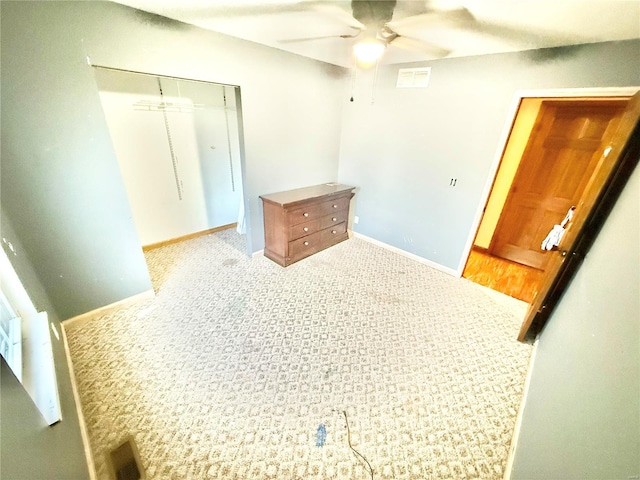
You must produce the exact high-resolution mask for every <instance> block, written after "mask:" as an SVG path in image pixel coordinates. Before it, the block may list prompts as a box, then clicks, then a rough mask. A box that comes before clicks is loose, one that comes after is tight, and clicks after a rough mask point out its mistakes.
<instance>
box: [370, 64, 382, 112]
mask: <svg viewBox="0 0 640 480" xmlns="http://www.w3.org/2000/svg"><path fill="white" fill-rule="evenodd" d="M379 65H380V60H379V59H378V60H376V70H375V72H374V73H373V85H372V87H371V105H373V104H374V103H375V101H376V84H377V83H378V66H379Z"/></svg>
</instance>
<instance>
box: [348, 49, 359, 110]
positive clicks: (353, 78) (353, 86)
mask: <svg viewBox="0 0 640 480" xmlns="http://www.w3.org/2000/svg"><path fill="white" fill-rule="evenodd" d="M357 72H358V60H357V59H356V57H353V68H352V70H351V99H350V101H351V102H353V92H354V91H355V90H356V74H357Z"/></svg>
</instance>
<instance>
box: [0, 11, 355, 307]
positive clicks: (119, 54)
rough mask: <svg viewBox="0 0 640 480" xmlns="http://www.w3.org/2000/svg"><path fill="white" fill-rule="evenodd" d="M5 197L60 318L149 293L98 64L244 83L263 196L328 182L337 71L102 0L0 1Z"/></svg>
mask: <svg viewBox="0 0 640 480" xmlns="http://www.w3.org/2000/svg"><path fill="white" fill-rule="evenodd" d="M1 5H2V6H1V8H2V30H1V32H2V52H1V54H2V130H3V131H2V133H3V134H2V205H3V209H4V210H5V211H6V214H7V216H8V217H9V218H10V219H11V220H12V222H13V223H14V227H15V230H16V233H17V235H18V236H19V237H20V239H21V240H22V243H23V245H24V248H25V249H26V250H27V252H28V253H29V256H30V258H31V259H32V261H33V263H34V264H36V265H38V268H39V270H38V273H39V275H40V277H41V280H42V284H43V285H44V288H45V290H46V291H47V293H48V295H49V297H50V298H51V301H52V303H53V305H54V306H55V308H56V310H57V311H58V313H59V315H60V316H61V318H63V319H64V318H69V317H71V316H74V315H77V314H80V313H84V312H87V311H90V310H92V309H95V308H98V307H100V306H103V305H106V304H110V303H113V302H116V301H118V300H121V299H123V298H126V297H129V296H131V295H135V294H137V293H140V292H143V291H145V290H148V289H150V288H151V285H150V280H149V277H148V272H147V269H146V265H145V263H144V257H143V255H142V252H141V250H140V243H139V240H138V238H137V234H136V231H135V228H134V224H133V221H132V218H131V211H130V208H129V204H128V202H127V198H126V194H125V189H124V185H123V182H122V178H121V176H120V171H119V169H118V164H117V161H116V158H115V154H114V151H113V148H112V145H111V141H110V138H109V132H108V130H107V126H106V122H105V119H104V116H103V113H102V109H101V105H100V100H99V96H98V89H97V86H96V81H95V77H94V72H93V69H92V68H91V67H89V66H88V65H87V61H86V57H87V56H90V58H91V62H92V63H93V64H96V65H103V66H108V67H116V68H122V69H129V70H134V71H143V72H148V73H155V74H160V75H168V76H179V77H186V78H194V79H198V80H207V81H213V82H218V83H226V84H232V85H239V86H240V88H241V91H242V102H243V117H244V139H245V142H246V143H245V154H246V183H247V184H246V189H245V195H246V196H248V198H249V207H250V210H249V214H248V217H249V224H250V227H251V228H250V232H251V239H250V240H251V241H252V245H253V250H259V249H260V248H262V246H263V230H262V216H261V207H260V204H259V201H258V195H260V194H263V193H270V192H274V191H279V190H286V189H289V188H293V187H300V186H304V185H310V184H316V183H322V182H328V181H335V180H336V177H337V165H338V163H337V162H338V152H339V133H340V123H339V121H336V119H339V118H340V114H341V108H342V105H341V101H340V94H341V91H342V90H341V85H342V75H343V72H344V71H343V69H341V68H338V67H331V66H327V65H325V64H322V63H320V62H316V61H313V60H309V59H305V58H302V57H299V56H296V55H292V54H288V53H285V52H282V51H279V50H275V49H271V48H267V47H262V46H259V45H256V44H253V43H250V42H245V41H241V40H237V39H233V38H231V37H227V36H224V35H219V34H214V33H212V32H207V31H204V30H202V29H199V28H195V27H190V26H187V25H185V24H182V23H179V22H173V21H169V20H167V19H163V18H162V17H157V16H153V15H148V14H144V13H142V12H139V11H137V10H134V9H130V8H127V7H124V6H122V5H118V4H114V3H108V2H2V3H1Z"/></svg>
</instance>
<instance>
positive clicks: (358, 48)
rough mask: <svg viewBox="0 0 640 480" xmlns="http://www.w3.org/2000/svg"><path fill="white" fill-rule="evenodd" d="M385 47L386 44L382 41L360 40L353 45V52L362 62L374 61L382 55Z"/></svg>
mask: <svg viewBox="0 0 640 480" xmlns="http://www.w3.org/2000/svg"><path fill="white" fill-rule="evenodd" d="M384 49H385V45H384V43H382V42H374V41H365V42H358V43H356V44H355V45H354V46H353V54H354V55H355V56H356V59H358V61H360V62H363V63H372V62H375V61H376V60H378V59H379V58H380V57H381V56H382V54H383V53H384Z"/></svg>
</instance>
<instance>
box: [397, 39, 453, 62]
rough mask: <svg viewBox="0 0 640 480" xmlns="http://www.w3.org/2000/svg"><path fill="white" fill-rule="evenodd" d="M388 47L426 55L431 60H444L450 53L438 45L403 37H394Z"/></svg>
mask: <svg viewBox="0 0 640 480" xmlns="http://www.w3.org/2000/svg"><path fill="white" fill-rule="evenodd" d="M389 45H393V46H394V47H398V48H402V49H404V50H412V51H414V52H422V53H426V54H427V55H429V56H430V57H433V58H444V57H446V56H447V55H449V54H450V53H451V50H448V49H446V48H444V47H441V46H439V45H435V44H433V43H427V42H423V41H422V40H418V39H416V38H411V37H405V36H403V35H398V36H397V37H395V38H394V39H393V40H391V41H390V42H389Z"/></svg>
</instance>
